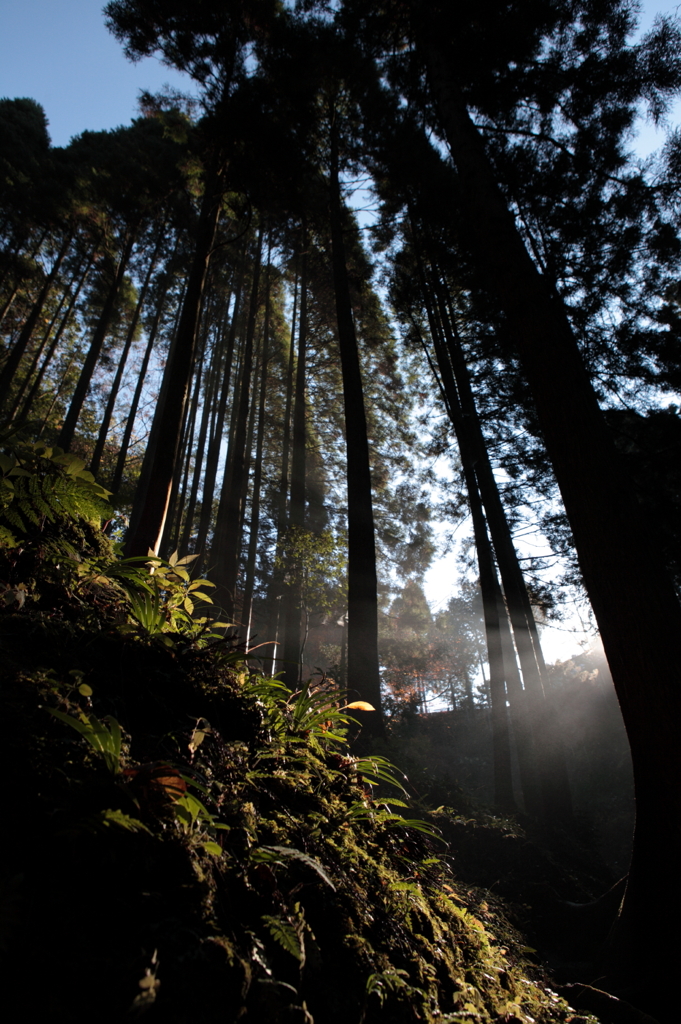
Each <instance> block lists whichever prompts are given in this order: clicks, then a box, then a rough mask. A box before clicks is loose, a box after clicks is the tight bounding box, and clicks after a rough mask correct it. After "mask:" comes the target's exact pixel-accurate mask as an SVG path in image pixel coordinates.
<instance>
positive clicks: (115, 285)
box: [58, 228, 136, 451]
mask: <svg viewBox="0 0 681 1024" xmlns="http://www.w3.org/2000/svg"><path fill="white" fill-rule="evenodd" d="M135 235H136V230H135V228H131V229H130V230H128V232H127V237H126V240H125V244H124V246H123V251H122V253H121V258H120V260H119V262H118V266H117V267H116V273H115V275H114V279H113V281H112V282H111V287H110V288H109V291H108V294H107V296H106V299H105V301H104V306H103V308H102V312H101V313H100V315H99V320H98V321H97V326H96V327H95V330H94V333H93V335H92V340H91V342H90V348H89V349H88V353H87V355H86V357H85V362H84V363H83V369H82V370H81V373H80V377H79V378H78V383H77V384H76V390H75V391H74V393H73V396H72V398H71V404H70V406H69V411H68V412H67V414H66V419H65V420H64V425H63V426H62V428H61V433H60V435H59V442H58V443H59V447H60V448H63V449H64V450H65V451H68V449H69V448H70V447H71V443H72V441H73V437H74V434H75V432H76V425H77V423H78V418H79V416H80V413H81V409H82V408H83V403H84V402H85V398H86V396H87V393H88V389H89V387H90V382H91V380H92V375H93V373H94V371H95V367H96V365H97V362H98V360H99V357H100V355H101V352H102V348H103V347H104V342H105V340H106V336H107V333H108V331H109V325H110V324H111V319H112V317H113V311H114V307H115V305H116V299H117V298H118V294H119V292H120V289H121V285H122V284H123V279H124V277H125V272H126V270H127V267H128V263H129V262H130V257H131V255H132V249H133V246H134V244H135Z"/></svg>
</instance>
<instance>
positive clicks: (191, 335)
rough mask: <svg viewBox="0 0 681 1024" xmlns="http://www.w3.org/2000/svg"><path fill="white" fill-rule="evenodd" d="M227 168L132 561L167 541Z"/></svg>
mask: <svg viewBox="0 0 681 1024" xmlns="http://www.w3.org/2000/svg"><path fill="white" fill-rule="evenodd" d="M225 172H226V165H224V164H222V165H220V166H218V167H213V168H210V169H209V171H208V173H207V176H206V185H205V192H204V196H203V201H202V203H201V212H200V216H199V222H198V225H197V238H196V248H195V249H194V255H193V259H192V265H191V268H190V271H189V276H188V279H187V287H186V290H185V294H184V301H183V303H182V311H181V314H180V321H179V324H178V328H177V336H176V338H175V344H173V346H172V348H171V352H170V355H169V358H168V362H167V364H166V369H165V373H164V384H167V386H166V388H165V400H164V402H163V403H162V404H159V407H158V410H157V415H158V418H159V420H158V436H159V437H161V438H162V439H163V443H162V444H160V445H159V446H158V448H157V450H156V453H155V458H154V462H153V465H152V466H151V467H150V474H149V483H148V487H147V489H146V494H145V495H144V504H143V506H142V507H141V508H140V513H139V518H138V520H137V522H136V523H135V530H134V532H133V531H132V526H131V530H130V536H129V537H128V538H127V542H126V551H127V554H128V555H146V554H147V552H148V551H150V550H151V551H154V552H156V551H158V546H159V544H160V542H161V537H162V535H163V528H164V526H165V521H166V516H167V514H168V505H169V503H170V495H171V490H172V486H173V477H174V475H175V468H176V465H177V459H178V456H179V449H180V442H181V438H182V423H183V420H184V411H185V405H186V402H187V394H188V391H189V387H190V384H191V375H192V369H193V366H194V357H195V353H196V341H197V333H198V328H199V317H200V313H201V302H202V299H203V292H204V288H205V284H206V276H207V274H208V265H209V263H210V258H211V254H212V251H213V244H214V242H215V233H216V230H217V225H218V220H219V218H220V205H221V201H222V193H223V183H224V175H225Z"/></svg>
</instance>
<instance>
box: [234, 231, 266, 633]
mask: <svg viewBox="0 0 681 1024" xmlns="http://www.w3.org/2000/svg"><path fill="white" fill-rule="evenodd" d="M271 251H272V242H271V239H270V244H269V247H268V252H267V271H266V284H265V324H264V330H263V349H262V369H261V371H260V400H259V403H258V435H257V441H256V449H255V465H254V470H253V497H252V500H251V528H250V533H249V537H248V552H247V555H246V584H245V587H244V602H243V607H242V611H241V621H242V622H243V624H244V629H245V631H246V632H245V637H246V646H247V647H248V646H250V642H251V620H252V617H253V591H254V587H255V561H256V555H257V551H258V528H259V524H260V488H261V484H262V456H263V449H264V443H265V417H266V401H267V370H268V366H269V358H270V353H269V341H270V337H269V334H270V258H271Z"/></svg>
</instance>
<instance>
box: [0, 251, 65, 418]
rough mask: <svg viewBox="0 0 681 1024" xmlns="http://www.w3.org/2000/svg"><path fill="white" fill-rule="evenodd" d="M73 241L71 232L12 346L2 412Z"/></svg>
mask: <svg viewBox="0 0 681 1024" xmlns="http://www.w3.org/2000/svg"><path fill="white" fill-rule="evenodd" d="M72 240H73V232H72V231H70V232H68V234H67V235H66V236H65V237H64V240H63V242H62V245H61V248H60V249H59V251H58V253H57V255H56V256H55V259H54V263H53V264H52V268H51V270H50V272H49V274H48V275H47V276H46V278H45V280H44V281H43V284H42V287H41V289H40V291H39V292H38V295H37V297H36V300H35V302H34V303H33V306H32V308H31V312H30V313H29V315H28V318H27V320H26V323H25V324H24V326H23V327H22V329H21V332H20V334H19V337H18V338H17V340H16V342H15V343H14V345H13V346H12V349H11V351H10V353H9V355H8V356H7V359H6V360H5V365H4V366H3V368H2V372H1V373H0V410H2V409H3V408H4V406H5V405H6V403H7V399H8V398H9V394H10V389H11V387H12V383H13V381H14V377H15V375H16V372H17V370H18V369H19V364H20V363H21V360H22V359H23V356H24V353H25V352H26V350H27V348H28V346H29V345H30V343H31V338H32V337H33V332H34V330H35V328H36V325H37V323H38V320H39V318H40V315H41V313H42V311H43V307H44V305H45V302H46V301H47V297H48V295H49V294H50V291H51V289H52V285H53V284H54V282H55V280H56V277H57V274H58V273H59V268H60V267H61V265H62V261H63V259H64V257H65V256H66V253H67V252H68V251H69V247H70V245H71V242H72Z"/></svg>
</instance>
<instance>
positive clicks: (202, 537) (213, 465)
mask: <svg viewBox="0 0 681 1024" xmlns="http://www.w3.org/2000/svg"><path fill="white" fill-rule="evenodd" d="M245 273H246V256H245V252H244V253H242V257H241V268H240V271H239V279H238V283H237V286H236V292H235V295H234V307H233V309H232V318H231V321H230V324H229V333H228V335H227V353H226V356H225V370H224V378H223V381H222V385H221V388H220V404H219V406H218V411H217V416H216V420H215V430H214V433H213V435H212V437H211V439H210V444H209V446H208V457H207V459H206V472H205V475H204V478H203V489H202V494H201V515H200V518H199V531H198V537H197V540H196V550H197V551H198V553H199V558H198V560H197V563H196V564H197V568H198V566H199V564H200V563H201V562H202V561H203V559H204V555H205V548H206V540H207V538H208V531H209V529H210V522H211V518H212V514H213V497H214V494H215V481H216V479H217V472H218V465H219V462H220V448H221V446H222V436H223V431H224V424H225V413H226V410H227V399H228V397H229V388H230V381H231V377H232V365H233V362H234V342H235V340H236V333H237V324H238V322H239V317H240V315H241V297H242V294H243V287H244V277H245Z"/></svg>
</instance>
